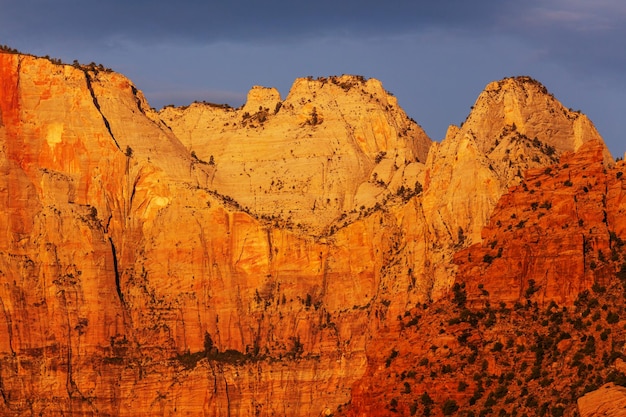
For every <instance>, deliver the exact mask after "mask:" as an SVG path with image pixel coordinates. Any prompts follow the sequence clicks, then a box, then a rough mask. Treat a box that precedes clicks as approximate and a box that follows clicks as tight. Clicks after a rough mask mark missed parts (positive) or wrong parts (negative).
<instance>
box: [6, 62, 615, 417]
mask: <svg viewBox="0 0 626 417" xmlns="http://www.w3.org/2000/svg"><path fill="white" fill-rule="evenodd" d="M551 117H555V118H556V119H555V120H557V122H555V123H554V124H550V123H549V121H550V120H552V119H551ZM598 138H599V136H598V135H597V132H595V129H594V128H593V126H592V125H591V123H590V122H589V121H588V120H587V119H586V118H585V117H584V116H583V115H580V114H578V113H573V112H570V111H568V110H566V109H564V108H563V107H562V106H561V105H560V104H559V103H558V102H557V101H556V100H554V99H553V98H552V97H551V96H550V95H549V94H547V93H546V92H545V91H544V89H543V87H542V86H540V85H539V84H538V83H536V82H535V81H533V80H530V79H526V78H518V79H507V80H503V81H500V82H497V83H494V84H490V85H489V86H488V87H487V89H486V91H485V93H483V94H482V95H481V96H480V97H479V99H478V101H477V103H476V105H475V106H474V110H473V111H472V113H471V114H470V116H469V117H468V119H467V121H466V122H465V123H464V124H463V126H461V127H456V128H455V127H453V128H451V129H450V131H449V134H448V136H447V137H446V139H444V140H443V141H442V142H441V143H438V144H432V143H431V141H430V139H429V138H428V137H426V135H425V134H424V132H423V131H422V130H421V128H420V127H419V126H418V125H417V124H416V123H415V122H413V121H412V120H411V119H409V118H408V117H407V116H406V115H405V114H404V112H403V111H402V110H401V109H400V108H399V107H398V105H397V102H396V100H395V98H393V96H391V95H390V94H389V93H387V92H386V91H385V90H384V89H383V88H382V85H381V84H380V82H378V81H377V80H365V79H363V78H361V77H355V76H342V77H330V78H325V79H317V80H312V79H299V80H296V82H295V83H294V86H293V87H292V90H291V92H290V93H289V96H288V97H287V98H286V99H285V100H284V101H283V100H281V98H280V96H279V94H278V93H277V92H276V90H273V89H268V88H260V87H257V88H253V89H252V90H251V92H250V94H249V98H248V102H247V103H246V105H245V106H244V107H243V108H241V109H230V108H225V107H223V106H215V105H208V104H202V103H197V104H193V105H191V106H189V107H188V108H186V109H183V108H166V109H163V110H162V111H160V112H158V113H157V112H155V111H154V110H152V109H151V108H150V106H149V105H148V104H147V103H146V101H145V99H144V97H143V95H142V93H141V92H140V91H139V90H138V89H137V88H136V87H135V86H134V85H133V84H132V83H131V82H130V81H129V80H128V79H126V78H125V77H123V76H121V75H119V74H116V73H113V72H111V71H108V70H106V69H104V68H102V67H96V66H79V65H75V66H69V65H60V64H57V63H53V62H50V61H49V60H46V59H40V58H35V57H31V56H26V55H20V54H8V53H4V52H2V53H0V146H1V147H0V171H1V173H2V175H0V210H1V211H2V213H3V215H2V216H0V301H1V302H0V309H1V311H0V364H1V367H0V393H1V401H0V410H2V412H3V413H7V414H10V415H29V414H43V415H68V414H71V415H116V416H118V415H119V416H141V415H145V416H148V415H150V416H152V415H170V414H176V413H180V414H182V413H188V414H189V415H253V414H254V415H294V416H300V415H311V416H317V415H320V414H321V413H322V414H327V413H334V412H336V411H337V410H339V409H346V407H348V405H349V404H350V403H351V401H352V398H353V393H359V392H360V393H364V392H366V391H364V390H362V389H360V388H358V387H364V386H365V387H366V386H368V385H367V384H368V383H372V381H375V378H374V376H375V375H377V374H376V373H375V372H373V371H372V368H371V367H372V366H374V365H373V364H375V363H376V361H377V360H378V359H377V358H378V355H379V353H378V352H377V350H378V349H379V348H380V346H382V345H383V344H387V345H388V344H389V343H393V342H394V341H396V340H397V339H398V338H399V337H402V334H401V330H402V325H401V323H402V322H401V320H398V319H397V317H403V316H404V315H405V314H406V312H407V311H412V309H414V308H415V305H416V304H417V303H420V305H421V304H423V303H430V302H432V301H436V300H439V299H442V298H445V297H447V296H448V294H449V291H450V288H451V286H452V284H453V283H454V281H455V278H456V271H457V268H461V270H462V271H463V277H464V279H467V282H468V294H473V292H472V291H475V288H478V287H477V286H478V281H476V280H477V279H478V278H475V277H474V275H473V274H474V273H480V271H478V272H477V271H476V270H475V268H483V266H484V265H483V263H482V262H481V261H482V260H481V259H479V260H478V261H477V262H478V263H477V264H472V265H470V264H467V265H466V264H463V263H462V262H457V263H456V264H455V263H453V262H452V260H453V258H454V257H455V254H456V253H457V252H459V251H460V250H462V249H464V248H466V247H468V246H470V245H472V244H475V246H473V247H472V248H470V249H468V251H480V250H483V251H484V245H485V244H489V242H491V240H490V233H492V232H490V231H491V230H494V226H493V221H494V220H493V219H494V217H493V214H494V213H493V211H494V208H495V207H496V205H497V204H504V205H505V206H506V204H505V203H498V201H500V198H501V196H502V195H505V194H506V195H516V193H517V192H516V191H515V190H516V188H510V187H515V186H516V187H522V185H521V184H527V183H528V182H529V180H528V179H526V180H524V179H523V178H524V174H523V172H524V171H525V170H526V169H528V168H535V170H534V171H532V170H531V171H530V174H529V175H530V176H531V177H532V178H534V177H533V176H541V175H543V174H540V173H541V172H543V171H542V170H545V167H547V166H552V165H554V164H555V163H557V160H558V158H559V157H560V156H561V155H562V154H563V153H564V152H573V151H576V150H579V149H580V150H581V152H578V153H574V154H572V155H570V156H567V157H565V158H569V159H567V160H566V159H563V161H561V164H566V163H568V164H569V165H570V166H571V167H572V168H571V169H569V171H567V169H566V168H563V169H562V172H574V169H573V168H575V167H580V166H583V165H584V164H585V161H592V162H590V165H589V168H588V171H587V173H586V174H585V173H581V172H583V171H584V170H582V171H581V170H578V171H576V172H577V173H578V174H576V175H577V176H572V177H571V178H570V177H568V178H570V180H571V181H572V183H574V184H575V186H574V187H570V188H571V190H574V191H575V193H574V194H572V195H575V196H576V197H575V198H578V199H579V200H578V203H577V204H574V205H573V206H572V204H570V203H571V202H570V203H568V204H570V205H569V206H572V207H576V208H577V210H578V211H577V212H578V213H583V214H581V215H580V218H581V219H582V220H583V225H582V226H576V227H580V228H581V230H582V228H584V227H587V225H588V224H591V223H592V222H595V221H597V220H598V216H599V215H600V214H598V212H597V210H595V209H589V210H582V209H581V208H580V207H582V206H584V205H587V204H589V205H590V204H596V203H598V202H599V200H598V199H599V198H600V197H599V196H600V194H597V190H599V189H602V187H605V189H606V190H608V191H607V192H605V193H604V194H603V195H606V199H605V200H606V201H604V202H602V204H603V205H602V206H601V207H603V210H604V211H605V212H606V216H605V217H606V219H604V217H603V219H600V220H602V221H603V222H604V224H608V225H610V228H604V229H600V228H596V229H594V231H593V232H591V233H588V232H584V234H585V236H587V235H589V236H590V239H591V240H590V242H591V243H590V244H591V248H592V249H593V251H594V255H593V260H595V261H596V263H597V265H599V267H598V268H596V269H592V268H591V266H590V265H591V264H590V262H591V258H589V257H588V256H586V255H585V257H583V258H584V262H585V263H584V265H583V269H582V270H580V268H579V267H577V266H576V265H578V264H577V263H576V262H577V261H576V262H572V263H571V265H572V268H573V269H572V271H571V272H572V273H578V272H582V275H580V274H579V275H576V276H575V277H573V280H572V283H573V284H572V287H571V290H568V291H569V292H567V293H566V294H565V295H563V297H564V298H563V300H565V301H569V300H571V299H572V297H575V295H576V292H577V291H579V290H582V289H584V288H588V287H589V285H590V283H592V281H593V280H594V279H595V280H601V277H600V276H599V275H598V272H597V271H602V270H603V269H602V265H601V264H600V263H599V262H598V261H599V260H600V259H599V256H600V255H599V252H598V251H599V250H603V253H604V255H605V256H610V253H609V252H608V249H609V246H607V245H609V244H608V243H606V242H607V239H609V238H607V237H606V236H605V235H606V234H607V233H610V232H611V231H612V232H614V233H616V236H623V234H624V231H625V230H626V229H625V227H626V226H625V225H624V224H622V223H621V220H620V219H621V218H622V217H623V186H622V185H621V184H622V183H621V182H619V181H616V180H615V181H614V180H610V179H608V178H607V177H602V175H601V170H602V169H603V167H606V166H608V164H607V163H608V156H607V155H608V151H606V148H605V147H604V145H603V144H602V143H601V142H599V139H598ZM586 142H594V143H596V144H595V145H593V146H592V145H589V146H587V145H585V143H586ZM590 152H591V153H590ZM577 158H578V159H577ZM566 161H569V162H566ZM559 172H561V171H559ZM611 172H613V171H611ZM555 175H557V174H555ZM559 175H560V174H559ZM585 175H586V177H585ZM615 175H617V174H615ZM558 178H560V177H558ZM537 181H539V179H537ZM542 181H543V180H542ZM545 182H546V183H547V181H545ZM585 186H586V187H587V188H588V189H589V190H588V191H589V192H585V191H584V189H583V188H581V187H585ZM537 187H539V186H537ZM555 187H556V186H555ZM541 190H542V191H540V194H541V195H544V194H545V195H546V196H547V195H548V193H550V192H552V191H550V190H552V188H546V189H545V190H544V189H543V188H542V189H541ZM571 190H570V191H571ZM507 193H508V194H507ZM538 195H539V194H538ZM506 198H509V199H514V198H515V197H506V196H505V200H504V201H506ZM546 198H548V197H546ZM550 198H551V197H550ZM568 198H570V199H573V198H574V197H572V196H571V195H570V197H568ZM542 201H543V200H542ZM568 201H569V200H568ZM563 204H565V203H563ZM569 206H568V207H569ZM556 208H557V207H556V204H555V211H556ZM501 210H505V209H501ZM531 210H532V208H531ZM594 210H595V211H594ZM585 213H586V214H585ZM563 215H564V216H569V215H570V212H568V211H563ZM490 219H492V220H490ZM577 219H578V218H577ZM487 224H489V226H488V228H487V229H485V230H484V231H483V228H484V226H485V225H487ZM585 239H587V238H585ZM520 241H523V239H520ZM481 242H482V245H483V246H480V245H481ZM529 244H530V243H529ZM476 245H478V246H476ZM511 247H513V245H512V246H511ZM583 247H585V246H584V245H582V246H580V245H579V246H576V245H575V244H574V243H573V244H572V250H571V252H568V253H569V254H571V259H574V260H577V259H579V258H580V252H581V251H582V250H583ZM480 248H482V249H480ZM494 248H495V247H494ZM496 249H497V248H496ZM605 249H607V252H606V253H605V252H604V250H605ZM462 253H465V252H462ZM511 253H512V254H513V249H511ZM454 259H463V256H461V255H458V256H457V257H456V258H454ZM511 259H515V257H514V256H512V258H511ZM568 259H569V258H568ZM511 262H513V261H511ZM563 262H567V259H564V260H563ZM457 264H458V265H459V266H457ZM495 264H496V262H495V261H494V265H495ZM515 268H516V266H515V265H513V266H509V267H507V268H503V270H504V271H509V272H510V271H513V270H514V269H515ZM577 268H578V269H577ZM553 270H554V273H557V272H559V271H560V270H558V269H553ZM606 270H607V271H608V269H606ZM551 271H552V270H551ZM550 273H553V272H550ZM502 279H504V278H502ZM507 279H508V278H507ZM523 279H527V278H522V280H521V281H520V282H522V283H523V282H528V281H523ZM546 279H548V280H550V279H551V278H550V277H548V278H546ZM500 280H501V278H499V277H498V276H495V278H494V280H493V284H492V285H493V286H494V288H496V286H498V285H501V284H499V282H500ZM581 280H582V281H581ZM579 281H580V282H582V284H581V283H580V282H579ZM474 282H476V283H475V284H472V283H474ZM550 282H552V281H550ZM485 285H487V283H485ZM505 285H506V284H505ZM520 285H526V284H520ZM474 286H475V288H474ZM555 291H556V290H555ZM493 293H494V297H501V299H502V300H504V301H509V300H511V301H512V300H513V298H511V297H513V296H511V295H510V294H509V293H506V292H504V291H502V294H500V293H498V291H497V290H495V289H494V290H493ZM558 294H560V293H558ZM558 294H557V292H554V294H553V293H550V294H548V295H547V296H546V297H548V298H549V297H553V298H557V295H558ZM507 297H508V298H507ZM548 298H546V300H548ZM557 299H558V298H557ZM559 300H560V299H559ZM415 346H418V345H417V344H416V345H415ZM420 349H421V348H420ZM414 354H416V355H419V354H420V351H419V349H417V348H416V352H414ZM364 378H365V379H364ZM367 378H371V380H370V382H368V380H367ZM355 387H356V388H355ZM358 398H360V399H359V400H358V401H361V402H360V403H359V404H362V405H363V404H364V403H363V401H365V402H367V400H368V399H367V397H366V396H365V397H364V396H361V397H358ZM355 400H356V398H355ZM355 404H356V402H355ZM364 407H366V408H365V409H371V407H370V408H367V406H366V405H364ZM348 408H349V407H348ZM407 410H408V408H407Z"/></svg>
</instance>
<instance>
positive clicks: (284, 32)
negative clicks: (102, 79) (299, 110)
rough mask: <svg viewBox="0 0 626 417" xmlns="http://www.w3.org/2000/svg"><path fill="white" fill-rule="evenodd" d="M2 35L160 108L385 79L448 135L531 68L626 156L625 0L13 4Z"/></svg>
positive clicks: (432, 127)
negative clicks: (332, 80) (345, 77)
mask: <svg viewBox="0 0 626 417" xmlns="http://www.w3.org/2000/svg"><path fill="white" fill-rule="evenodd" d="M0 44H6V45H9V46H11V47H13V48H17V49H19V50H21V51H23V52H27V53H32V54H36V55H50V56H51V57H55V58H61V59H63V60H64V61H66V62H72V61H73V60H74V59H77V60H79V61H80V62H82V63H89V62H92V61H93V62H96V63H101V64H103V65H104V66H106V67H110V68H112V69H114V70H115V71H118V72H121V73H123V74H125V75H127V76H128V77H130V78H131V79H132V80H133V81H134V83H135V84H136V85H137V87H138V88H139V89H141V90H142V91H143V92H144V93H145V95H146V96H147V98H148V100H149V101H150V104H151V105H152V106H153V107H156V108H160V107H162V106H163V105H166V104H176V105H183V104H189V103H190V102H192V101H194V100H207V101H212V102H217V103H229V104H231V105H233V106H239V105H240V104H242V103H243V101H244V100H245V96H246V93H247V91H248V89H249V88H250V87H251V86H253V85H263V86H267V87H276V88H278V89H279V91H280V92H281V94H282V95H283V97H285V96H286V95H287V93H288V91H289V88H290V86H291V84H292V82H293V80H294V79H295V78H297V77H304V76H309V75H311V76H314V77H318V76H327V75H340V74H344V73H345V74H360V75H363V76H365V77H368V78H369V77H374V78H378V79H380V80H381V81H382V82H383V84H384V86H385V88H386V89H387V90H389V91H391V92H392V93H393V94H394V95H395V96H396V97H398V100H399V102H400V105H401V106H402V107H403V108H404V109H405V111H406V112H407V113H408V114H409V116H411V117H412V118H414V119H415V120H416V121H417V122H418V123H420V124H421V125H422V127H424V129H425V130H426V132H427V133H428V134H429V136H431V138H432V139H434V140H441V139H442V138H443V136H444V135H445V131H446V129H447V126H448V125H449V124H458V123H460V122H461V121H463V120H464V119H465V116H466V115H467V113H468V112H469V110H470V106H472V104H473V103H474V101H475V100H476V97H477V96H478V94H479V93H480V92H481V91H482V90H483V88H484V87H485V85H486V84H488V83H489V82H490V81H494V80H498V79H501V78H504V77H507V76H512V75H530V76H532V77H534V78H536V79H537V80H539V81H541V82H542V83H543V84H544V85H546V87H547V88H548V90H550V91H551V92H552V93H553V94H554V95H555V96H556V98H557V99H559V100H560V101H561V102H562V103H563V104H564V105H565V106H566V107H571V108H573V109H575V110H581V111H583V112H584V113H586V114H587V115H588V116H589V117H590V118H591V120H592V121H593V122H594V123H595V125H596V127H597V128H598V130H599V131H600V134H602V136H603V137H604V138H605V140H606V142H607V143H608V145H609V147H610V149H611V151H612V153H613V155H614V156H620V157H622V156H623V155H624V153H625V152H626V134H625V132H626V129H625V127H624V126H623V125H622V124H621V123H622V122H624V121H625V120H624V119H626V1H624V0H594V1H590V0H525V1H519V0H514V1H513V0H476V1H468V0H438V1H435V0H432V1H425V0H384V1H381V0H375V1H374V0H314V1H298V0H258V1H257V0H229V1H226V0H223V1H217V0H177V1H174V0H167V1H165V0H98V1H96V0H0Z"/></svg>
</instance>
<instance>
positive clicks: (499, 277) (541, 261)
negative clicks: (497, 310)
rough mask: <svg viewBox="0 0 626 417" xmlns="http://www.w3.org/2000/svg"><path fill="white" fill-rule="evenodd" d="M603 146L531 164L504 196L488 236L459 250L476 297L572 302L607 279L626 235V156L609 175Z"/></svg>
mask: <svg viewBox="0 0 626 417" xmlns="http://www.w3.org/2000/svg"><path fill="white" fill-rule="evenodd" d="M603 151H604V148H603V146H602V144H601V143H599V142H589V143H587V144H585V145H584V146H583V147H581V149H580V150H579V151H578V152H577V153H568V154H566V155H564V156H563V157H562V158H561V161H560V163H559V164H558V165H554V166H552V167H547V168H543V169H534V170H529V171H528V172H527V174H526V176H525V178H524V181H523V182H522V184H521V185H519V186H516V187H514V188H513V189H511V191H510V192H509V193H508V194H506V195H505V196H503V197H502V199H500V201H499V203H498V205H497V207H496V209H495V210H494V214H493V216H492V218H491V220H490V221H489V224H488V225H487V226H486V227H485V228H484V229H483V231H482V242H481V243H480V244H477V245H474V246H471V247H469V248H468V249H466V250H464V251H460V252H458V253H457V254H456V255H455V262H456V263H457V264H459V265H460V266H461V268H460V270H459V273H458V276H457V278H458V279H460V280H464V279H465V278H466V277H467V280H466V281H465V282H466V283H467V284H468V287H467V291H468V296H469V298H470V299H471V300H472V301H475V302H477V303H480V300H483V301H486V300H488V299H489V298H488V297H485V296H484V295H483V294H486V293H488V294H490V296H491V297H495V299H497V300H499V301H504V302H507V303H510V304H513V303H515V302H522V303H525V302H526V300H528V299H533V300H535V301H538V302H539V303H540V304H542V305H546V304H548V303H549V302H550V301H557V302H558V303H559V304H565V305H571V304H572V302H573V301H574V299H576V297H577V296H578V294H579V293H580V292H582V291H584V290H585V289H590V288H591V287H592V285H593V284H594V283H599V284H606V281H607V280H608V279H609V277H610V276H611V274H612V273H613V269H614V267H613V266H611V265H610V261H611V259H615V258H616V256H617V253H618V251H619V247H618V240H617V239H618V238H622V237H623V236H624V214H625V213H626V195H625V193H624V191H625V189H624V185H623V179H622V178H621V177H622V175H621V173H622V172H623V170H624V167H623V163H620V165H619V167H618V168H616V169H613V170H611V171H609V173H608V174H607V170H606V167H605V166H604V164H603ZM607 269H608V271H607Z"/></svg>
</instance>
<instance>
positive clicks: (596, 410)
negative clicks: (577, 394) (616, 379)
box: [578, 383, 626, 417]
mask: <svg viewBox="0 0 626 417" xmlns="http://www.w3.org/2000/svg"><path fill="white" fill-rule="evenodd" d="M578 412H579V413H580V416H581V417H599V416H606V417H617V416H623V415H625V414H626V388H624V387H620V386H617V385H615V384H613V383H609V384H606V385H604V386H602V387H601V388H599V389H597V390H595V391H593V392H590V393H588V394H586V395H585V396H583V397H581V398H579V399H578Z"/></svg>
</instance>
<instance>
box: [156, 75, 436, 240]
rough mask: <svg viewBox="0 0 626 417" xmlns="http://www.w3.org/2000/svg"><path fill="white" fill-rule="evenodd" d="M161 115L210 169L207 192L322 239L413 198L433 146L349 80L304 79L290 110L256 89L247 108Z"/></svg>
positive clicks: (360, 83) (378, 93)
mask: <svg viewBox="0 0 626 417" xmlns="http://www.w3.org/2000/svg"><path fill="white" fill-rule="evenodd" d="M160 116H161V118H162V119H163V120H164V121H165V123H167V125H168V126H169V127H170V128H171V129H172V132H174V134H175V135H176V136H177V137H179V138H180V139H181V141H182V143H183V144H184V145H185V146H186V147H187V148H188V149H189V151H190V152H193V153H194V155H196V156H197V158H198V160H200V161H204V162H207V164H208V166H209V167H210V168H211V176H210V177H209V178H206V179H205V180H204V181H202V182H201V185H203V186H206V187H209V188H212V189H215V190H216V191H217V192H219V193H221V194H224V195H228V196H231V197H232V198H234V199H235V200H236V201H238V202H239V203H240V204H241V205H242V206H244V207H246V209H248V210H250V211H251V212H252V213H254V214H255V215H260V216H263V217H266V218H271V219H272V220H275V221H276V222H278V223H279V224H290V225H297V226H298V227H299V228H301V229H304V230H309V231H311V232H313V233H316V234H319V233H323V232H327V231H328V229H329V228H330V227H331V225H332V224H333V223H336V222H337V221H338V219H339V218H340V216H344V217H345V216H347V215H348V214H350V213H355V212H356V211H357V210H359V209H360V208H361V207H363V208H362V209H361V210H364V209H366V208H371V207H374V206H375V204H376V203H379V204H381V203H382V202H383V201H384V199H385V197H388V196H389V193H390V190H392V191H393V192H394V193H395V192H396V190H397V189H398V188H399V187H405V188H406V189H407V191H408V189H411V190H413V189H414V187H415V183H416V181H417V178H418V175H419V173H420V171H421V170H422V168H423V162H424V161H425V160H426V156H427V154H428V149H429V147H430V144H431V141H430V139H429V138H428V137H427V136H426V134H425V133H424V131H423V130H422V129H421V127H419V126H418V125H417V124H416V123H415V122H414V121H412V120H410V119H409V118H408V117H407V116H406V114H405V113H404V112H403V111H402V109H400V108H399V107H398V103H397V100H396V99H395V97H393V96H391V95H390V94H389V93H387V92H386V91H385V90H384V89H383V87H382V84H381V83H380V82H379V81H378V80H374V79H370V80H367V81H366V80H365V79H364V78H362V77H356V76H350V75H344V76H341V77H330V78H321V79H316V80H313V79H304V78H302V79H298V80H296V81H295V83H294V84H293V86H292V88H291V91H290V92H289V95H288V97H287V98H286V99H285V100H284V101H281V98H280V95H279V94H278V91H276V90H275V89H270V88H262V87H254V88H253V89H252V90H250V93H249V94H248V100H247V102H246V104H245V106H243V108H241V109H236V110H235V109H232V108H227V107H226V108H225V107H223V106H215V105H210V104H204V103H195V104H192V105H191V106H189V107H187V108H172V107H167V108H165V109H163V110H162V111H161V112H160Z"/></svg>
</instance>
